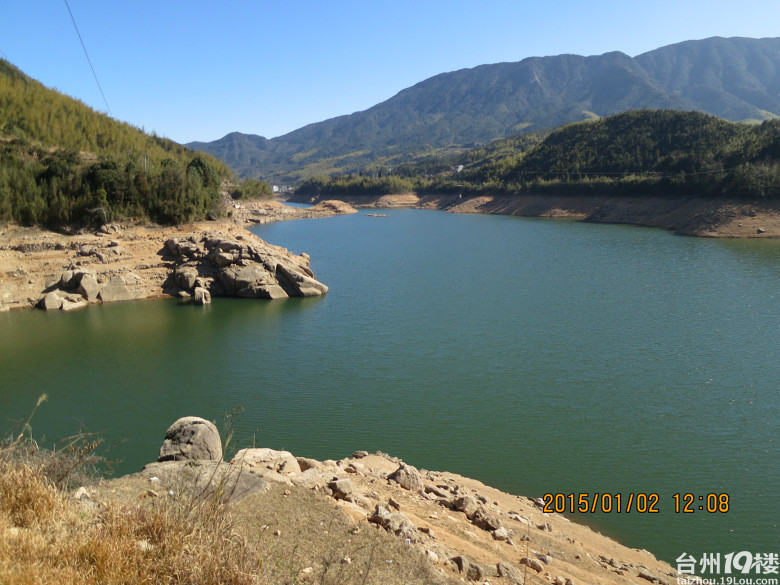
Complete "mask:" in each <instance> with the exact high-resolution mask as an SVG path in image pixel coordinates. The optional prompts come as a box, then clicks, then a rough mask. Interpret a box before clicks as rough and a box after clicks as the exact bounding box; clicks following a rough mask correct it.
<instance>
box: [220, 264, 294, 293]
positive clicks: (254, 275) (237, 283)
mask: <svg viewBox="0 0 780 585" xmlns="http://www.w3.org/2000/svg"><path fill="white" fill-rule="evenodd" d="M217 278H219V281H220V282H221V283H222V286H224V287H225V292H227V294H229V295H234V296H237V297H246V298H258V299H283V298H287V297H288V296H289V295H288V294H287V293H286V292H285V291H284V289H283V288H282V287H281V286H279V284H278V283H277V282H276V279H275V278H274V276H273V274H271V273H270V272H268V270H266V269H265V267H264V266H263V265H262V264H257V263H254V262H252V263H250V264H248V265H247V266H239V265H233V266H228V267H225V268H222V269H221V270H220V271H219V272H218V273H217Z"/></svg>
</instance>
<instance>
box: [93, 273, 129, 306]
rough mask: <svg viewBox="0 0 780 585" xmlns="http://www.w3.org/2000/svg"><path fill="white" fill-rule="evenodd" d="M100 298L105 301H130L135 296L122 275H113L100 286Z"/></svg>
mask: <svg viewBox="0 0 780 585" xmlns="http://www.w3.org/2000/svg"><path fill="white" fill-rule="evenodd" d="M98 296H99V297H100V300H101V301H103V302H104V303H111V302H113V301H129V300H132V299H134V298H135V295H134V294H133V292H132V291H131V290H130V289H129V288H128V287H127V285H126V284H125V280H124V279H123V278H122V277H121V276H112V277H111V280H109V281H108V282H107V283H105V284H104V285H103V286H102V287H101V288H100V293H98Z"/></svg>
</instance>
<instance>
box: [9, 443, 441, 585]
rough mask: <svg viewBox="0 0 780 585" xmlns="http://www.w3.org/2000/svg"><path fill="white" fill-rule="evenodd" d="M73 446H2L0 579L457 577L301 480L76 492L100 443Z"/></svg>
mask: <svg viewBox="0 0 780 585" xmlns="http://www.w3.org/2000/svg"><path fill="white" fill-rule="evenodd" d="M75 444H80V445H82V448H77V449H73V450H68V449H66V450H64V451H62V452H60V453H52V452H51V451H46V450H40V449H38V447H37V445H36V444H35V443H34V442H33V441H32V440H31V439H24V438H23V437H17V438H16V440H8V441H6V442H5V443H4V444H2V445H0V585H5V584H9V585H10V584H13V585H33V584H44V583H46V584H48V583H56V584H58V585H76V584H79V585H82V584H84V585H87V584H95V585H97V584H100V585H120V584H192V585H196V584H197V585H217V584H226V585H250V584H252V585H270V584H291V585H292V584H299V583H319V584H322V585H352V584H354V585H369V584H377V585H379V584H382V585H396V584H397V585H401V584H404V585H406V584H418V583H419V584H424V583H426V584H427V583H431V584H432V583H443V582H446V581H447V580H446V579H445V578H444V577H443V576H442V575H440V574H439V573H438V572H437V570H436V569H435V568H434V567H433V566H432V565H431V564H430V563H429V562H427V560H426V559H425V558H424V557H423V556H422V555H421V554H420V552H419V551H417V550H416V549H414V548H412V547H411V546H410V545H407V544H405V543H404V542H402V541H401V540H399V539H398V538H396V537H394V536H391V535H389V534H387V533H386V532H385V531H383V530H380V529H376V528H375V527H373V526H370V525H365V524H363V525H362V526H361V527H360V528H358V527H356V525H354V524H353V523H352V522H351V521H350V520H349V519H348V518H347V517H346V515H345V514H344V513H343V512H342V511H341V510H340V509H339V508H338V507H337V506H336V505H335V504H334V503H333V502H332V501H331V500H330V499H328V498H327V497H325V496H324V495H321V494H318V493H315V492H312V491H309V490H304V489H302V488H283V487H280V486H274V487H273V488H271V489H270V490H269V491H268V492H267V493H265V494H261V495H256V496H252V497H249V498H247V499H245V500H243V501H241V502H239V503H236V504H231V503H230V502H225V501H223V500H222V499H220V498H219V490H217V491H216V492H215V495H214V496H213V497H203V493H200V494H198V495H197V496H187V495H184V494H183V493H182V494H181V495H178V496H175V497H160V498H144V499H139V498H138V495H139V494H138V492H137V490H136V491H135V492H133V494H132V495H129V494H126V495H125V496H123V497H121V498H119V499H108V498H100V497H96V498H95V500H92V499H90V498H82V499H78V500H77V499H74V497H73V494H72V493H71V492H69V491H68V490H67V489H65V487H64V486H68V485H71V484H73V479H74V477H80V475H79V474H80V473H81V470H80V465H81V466H83V465H86V466H87V467H90V466H92V465H93V464H94V462H95V458H94V454H93V449H94V448H93V447H91V442H89V441H87V442H86V443H84V444H82V443H75ZM85 445H86V447H85ZM85 452H86V453H89V457H85ZM277 531H279V534H278V535H277V534H274V533H276V532H277Z"/></svg>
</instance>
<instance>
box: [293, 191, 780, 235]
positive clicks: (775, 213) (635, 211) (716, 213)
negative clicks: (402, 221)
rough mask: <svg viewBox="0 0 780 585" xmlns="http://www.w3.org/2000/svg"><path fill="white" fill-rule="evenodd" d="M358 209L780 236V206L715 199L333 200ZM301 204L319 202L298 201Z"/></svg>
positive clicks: (399, 197) (440, 197)
mask: <svg viewBox="0 0 780 585" xmlns="http://www.w3.org/2000/svg"><path fill="white" fill-rule="evenodd" d="M334 198H336V199H338V200H339V201H343V202H345V203H348V204H350V205H352V206H353V207H371V208H380V209H381V208H399V207H411V208H418V209H440V210H444V211H449V212H452V213H485V214H495V215H516V216H522V217H552V218H570V219H577V220H580V221H586V222H593V223H616V224H627V225H637V226H644V227H659V228H663V229H666V230H670V231H672V232H674V233H677V234H680V235H686V236H696V237H707V238H780V202H777V201H767V202H760V203H755V202H745V201H738V200H713V199H705V198H703V197H687V198H685V199H672V198H664V197H618V196H614V197H612V196H602V197H597V196H572V195H521V196H506V195H503V196H479V197H465V196H464V197H461V196H459V195H425V194H422V195H418V194H415V193H404V194H398V195H368V196H342V197H334V196H330V195H329V196H328V199H334ZM291 201H295V202H299V203H317V202H318V201H319V199H316V198H315V200H312V199H311V198H309V197H293V198H292V199H291Z"/></svg>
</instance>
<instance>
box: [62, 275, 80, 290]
mask: <svg viewBox="0 0 780 585" xmlns="http://www.w3.org/2000/svg"><path fill="white" fill-rule="evenodd" d="M76 274H77V272H76V271H75V270H66V271H65V272H63V273H62V274H61V275H60V286H61V287H62V288H64V289H65V290H72V289H74V288H76V287H77V286H78V284H79V283H78V279H77V278H76Z"/></svg>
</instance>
